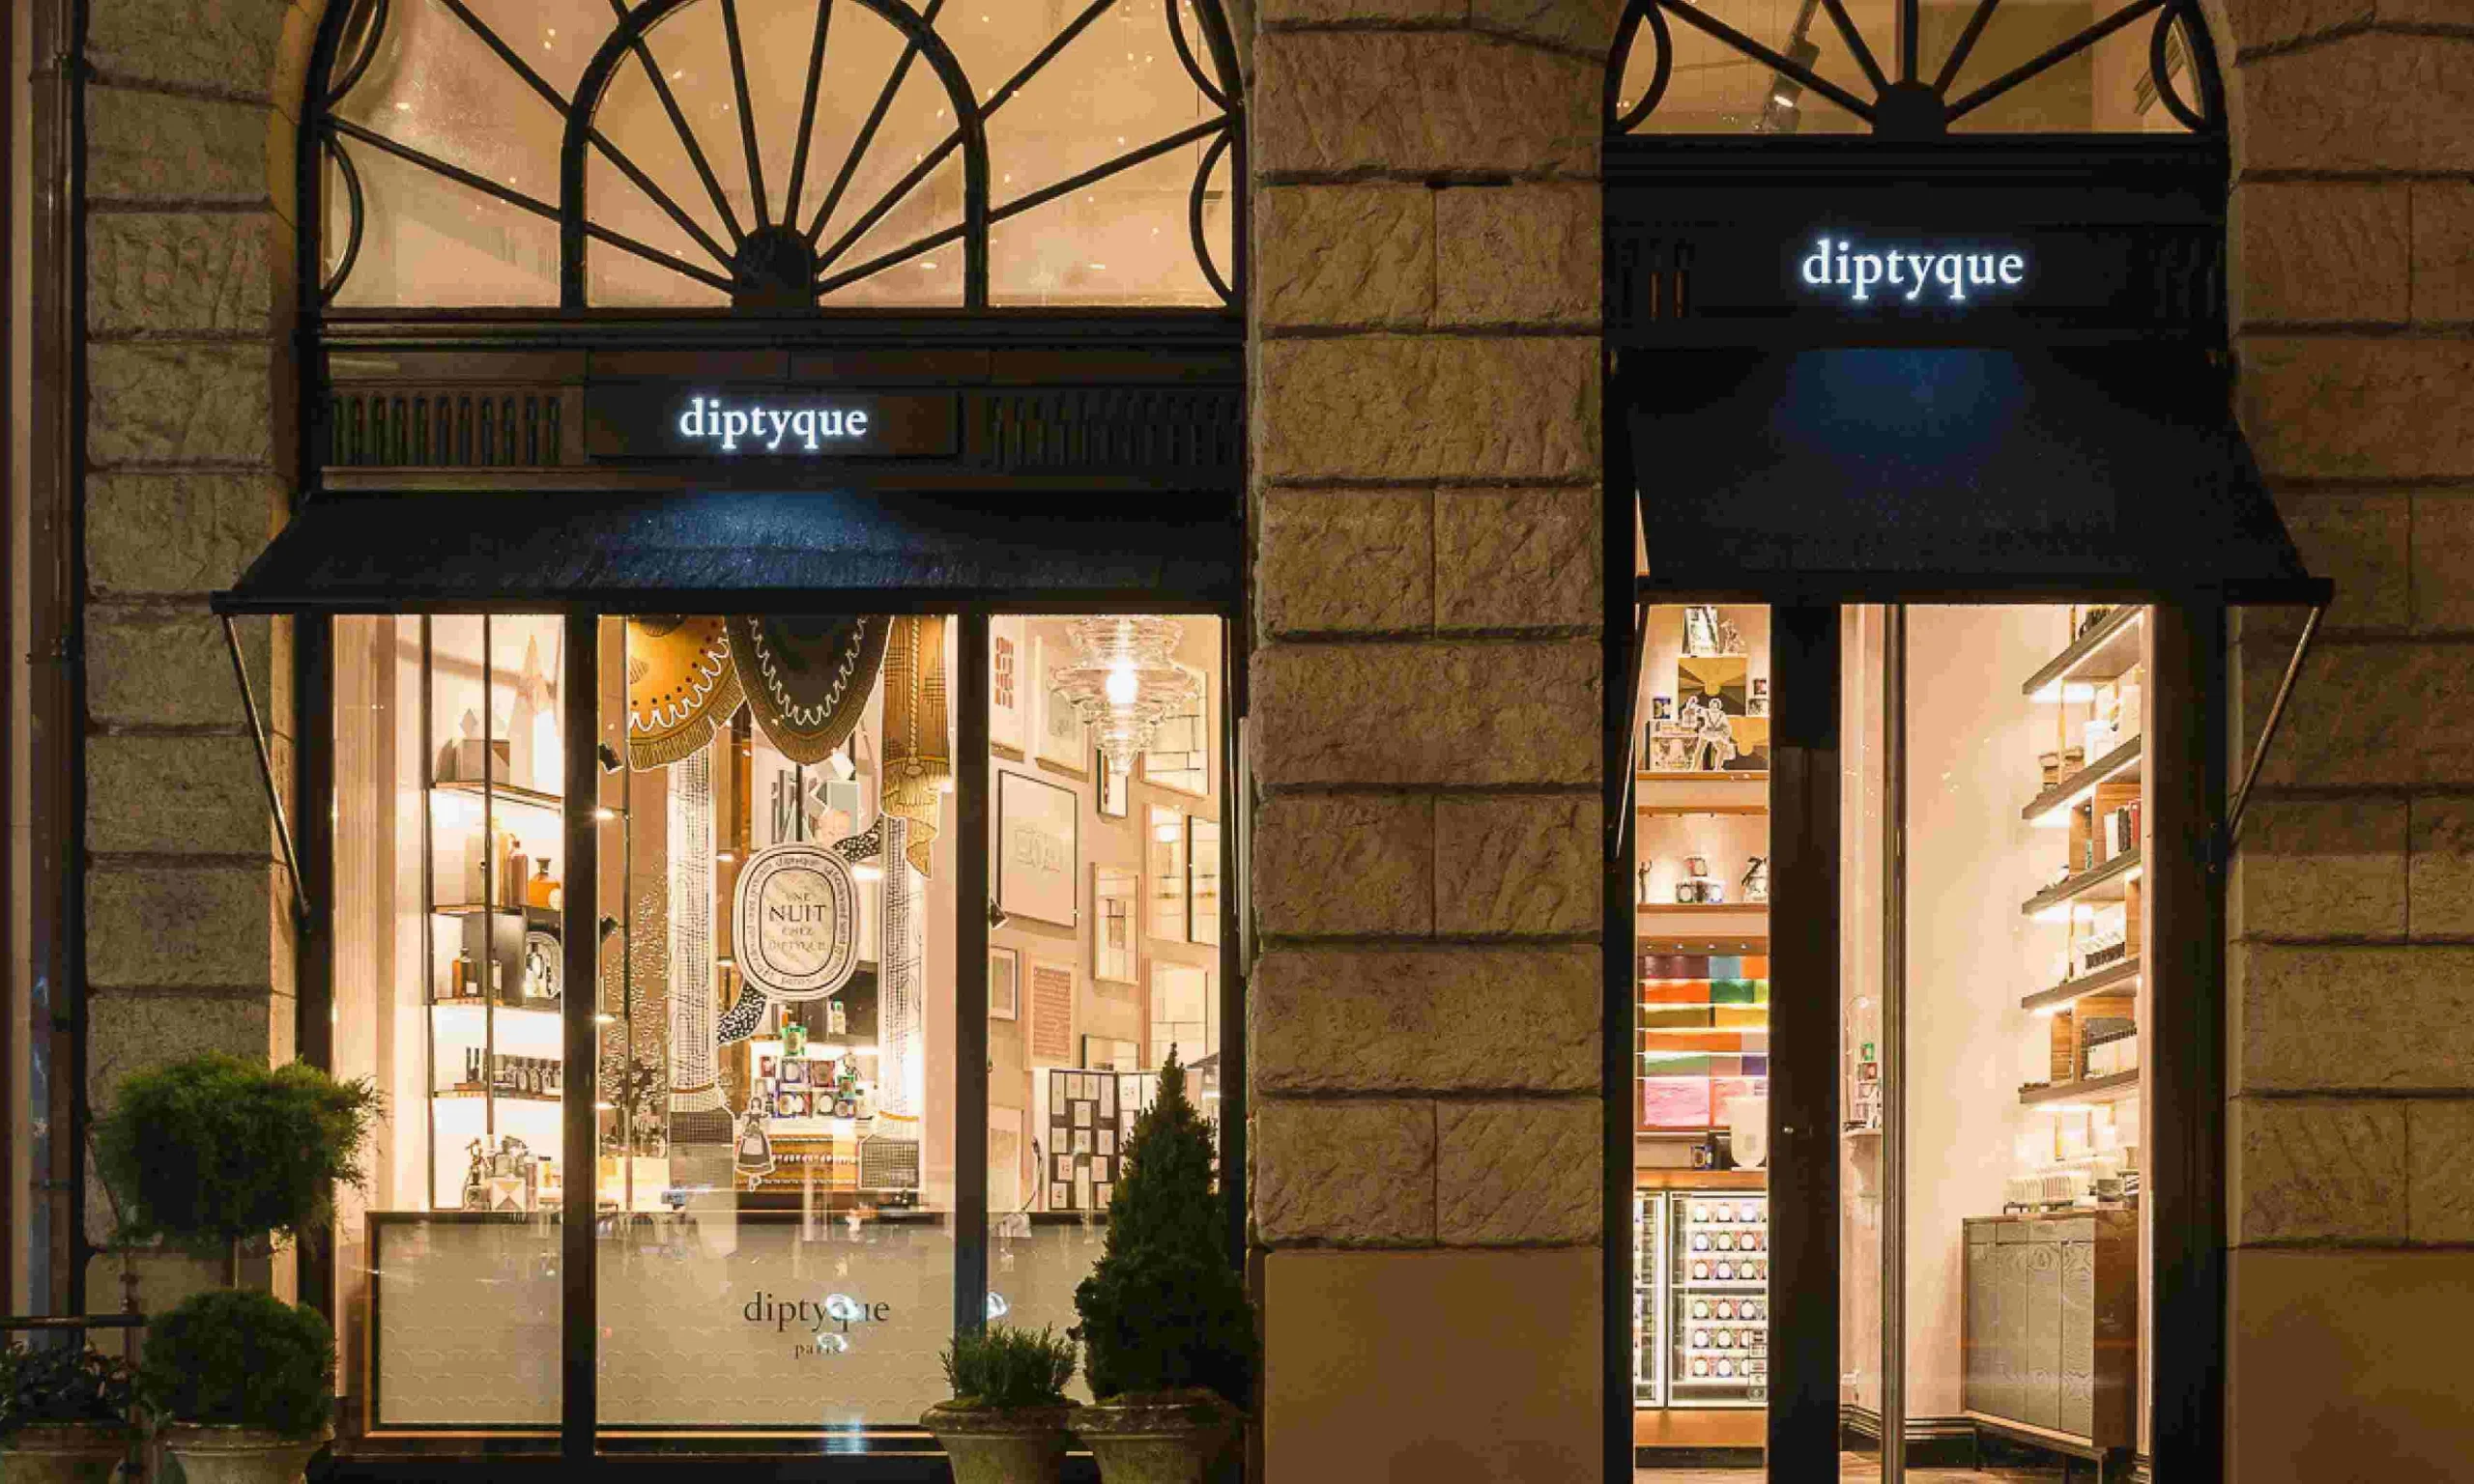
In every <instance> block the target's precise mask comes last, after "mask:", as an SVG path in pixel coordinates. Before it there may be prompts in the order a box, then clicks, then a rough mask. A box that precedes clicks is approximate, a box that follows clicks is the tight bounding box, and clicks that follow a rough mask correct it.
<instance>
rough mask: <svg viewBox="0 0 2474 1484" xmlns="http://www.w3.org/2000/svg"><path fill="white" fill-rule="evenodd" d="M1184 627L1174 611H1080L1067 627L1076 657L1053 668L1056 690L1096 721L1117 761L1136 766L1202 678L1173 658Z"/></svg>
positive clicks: (1096, 733)
mask: <svg viewBox="0 0 2474 1484" xmlns="http://www.w3.org/2000/svg"><path fill="white" fill-rule="evenodd" d="M1185 632H1186V626H1185V625H1184V624H1182V623H1179V622H1177V621H1176V620H1175V619H1173V618H1162V617H1157V616H1147V615H1143V616H1133V617H1118V618H1078V619H1076V620H1075V621H1074V622H1073V623H1072V624H1071V625H1069V626H1068V628H1067V630H1066V633H1067V634H1068V636H1069V637H1071V638H1072V639H1073V641H1074V661H1075V662H1074V663H1073V664H1072V665H1069V666H1067V667H1065V668H1064V669H1062V670H1059V671H1056V673H1055V677H1054V682H1053V683H1054V684H1055V687H1056V689H1057V690H1058V691H1059V692H1060V693H1062V694H1063V695H1064V696H1065V698H1066V699H1068V700H1070V701H1072V702H1073V704H1074V710H1075V712H1076V714H1077V715H1079V716H1080V717H1081V718H1082V722H1083V724H1084V725H1085V726H1087V727H1089V728H1091V733H1092V736H1093V738H1094V739H1095V740H1096V741H1097V742H1098V743H1099V747H1100V756H1103V757H1105V758H1107V759H1108V765H1109V766H1110V767H1111V768H1114V769H1118V770H1123V769H1125V768H1128V767H1130V766H1132V765H1133V762H1134V755H1135V754H1136V753H1139V752H1141V751H1142V750H1143V749H1144V748H1145V747H1147V746H1149V745H1150V743H1151V739H1152V737H1153V735H1154V734H1156V733H1157V732H1158V731H1159V729H1160V724H1161V723H1162V722H1164V721H1165V720H1167V719H1168V718H1169V717H1170V716H1172V715H1174V714H1176V713H1177V712H1178V711H1180V710H1182V709H1184V708H1185V707H1186V706H1187V705H1188V704H1190V703H1191V702H1192V701H1193V700H1194V696H1195V693H1196V692H1197V691H1199V690H1200V689H1201V680H1200V679H1199V677H1197V676H1196V675H1194V673H1193V672H1192V671H1186V670H1181V669H1179V668H1178V666H1177V664H1176V662H1175V661H1173V660H1171V659H1170V658H1169V656H1170V655H1172V654H1174V653H1175V652H1176V649H1177V641H1179V640H1180V639H1182V638H1184V637H1185Z"/></svg>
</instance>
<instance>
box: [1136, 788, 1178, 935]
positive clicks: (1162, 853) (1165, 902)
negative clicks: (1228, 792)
mask: <svg viewBox="0 0 2474 1484" xmlns="http://www.w3.org/2000/svg"><path fill="white" fill-rule="evenodd" d="M1143 836H1144V838H1143V842H1142V848H1143V853H1144V855H1145V856H1146V857H1147V858H1148V859H1149V861H1150V866H1151V872H1150V873H1151V882H1150V886H1149V888H1148V890H1149V892H1150V899H1151V918H1150V921H1149V923H1148V924H1147V925H1146V926H1147V927H1148V928H1149V931H1150V934H1151V936H1153V937H1155V938H1165V939H1166V940H1167V941H1169V942H1171V943H1182V942H1184V941H1185V940H1186V816H1185V815H1184V814H1182V813H1178V812H1177V811H1175V810H1173V809H1162V808H1160V807H1159V806H1157V805H1154V806H1152V809H1151V813H1150V815H1149V821H1148V822H1147V823H1146V824H1145V825H1144V826H1143Z"/></svg>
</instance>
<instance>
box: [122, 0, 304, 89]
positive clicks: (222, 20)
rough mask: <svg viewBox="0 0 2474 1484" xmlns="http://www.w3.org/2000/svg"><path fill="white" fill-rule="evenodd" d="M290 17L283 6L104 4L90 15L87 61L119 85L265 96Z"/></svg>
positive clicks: (243, 0)
mask: <svg viewBox="0 0 2474 1484" xmlns="http://www.w3.org/2000/svg"><path fill="white" fill-rule="evenodd" d="M288 9H289V7H287V6H286V5H284V4H283V3H282V0H187V3H185V4H183V5H181V6H179V7H177V8H169V7H165V6H162V5H159V4H142V3H138V0H101V3H100V4H97V5H95V6H93V7H92V8H91V10H90V12H89V14H91V16H92V19H91V20H90V21H89V23H88V24H89V30H88V33H87V40H86V58H87V60H88V61H89V62H91V63H92V64H93V65H94V67H95V70H96V71H98V72H101V74H102V75H103V76H105V77H107V78H110V79H112V80H114V81H124V80H126V81H137V82H167V83H174V84H177V85H179V86H182V87H188V88H203V89H206V90H209V91H211V92H216V93H248V94H263V93H265V92H266V90H267V89H268V88H269V87H270V86H271V85H272V83H273V70H274V59H275V50H276V39H277V37H278V35H279V34H280V32H281V30H282V27H283V21H284V13H285V11H286V10H288ZM175 15H177V17H178V18H177V22H175V19H174V17H175Z"/></svg>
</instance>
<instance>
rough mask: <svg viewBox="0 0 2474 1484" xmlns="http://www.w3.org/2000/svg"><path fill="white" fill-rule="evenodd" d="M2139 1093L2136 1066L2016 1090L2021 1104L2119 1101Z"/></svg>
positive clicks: (2029, 1105) (2030, 1105) (2032, 1105)
mask: <svg viewBox="0 0 2474 1484" xmlns="http://www.w3.org/2000/svg"><path fill="white" fill-rule="evenodd" d="M2137 1096H2139V1070H2138V1069H2136V1068H2133V1069H2132V1070H2129V1071H2117V1072H2114V1074H2113V1075H2111V1076H2105V1077H2089V1078H2086V1080H2085V1081H2080V1082H2056V1083H2054V1084H2053V1085H2051V1086H2049V1087H2030V1088H2024V1089H2022V1090H2021V1091H2020V1093H2019V1102H2020V1104H2021V1106H2023V1107H2030V1108H2031V1107H2034V1106H2035V1105H2036V1104H2038V1103H2040V1102H2119V1101H2120V1100H2121V1099H2125V1098H2135V1097H2137Z"/></svg>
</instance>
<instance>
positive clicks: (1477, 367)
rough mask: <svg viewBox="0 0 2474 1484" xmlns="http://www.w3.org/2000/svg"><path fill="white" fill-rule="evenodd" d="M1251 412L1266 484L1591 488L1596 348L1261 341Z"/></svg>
mask: <svg viewBox="0 0 2474 1484" xmlns="http://www.w3.org/2000/svg"><path fill="white" fill-rule="evenodd" d="M1255 355H1256V357H1257V362H1258V365H1259V366H1260V371H1259V384H1258V388H1257V389H1258V396H1257V399H1256V402H1255V410H1254V427H1255V438H1256V440H1257V443H1256V446H1257V450H1258V458H1259V462H1258V464H1257V468H1258V469H1259V471H1261V473H1262V476H1263V477H1264V478H1266V479H1270V480H1274V481H1289V482H1298V481H1310V480H1318V479H1472V480H1478V479H1496V478H1503V477H1506V476H1517V477H1542V478H1554V479H1596V478H1597V477H1598V474H1599V472H1600V471H1599V468H1598V442H1597V403H1598V373H1597V341H1596V340H1594V339H1582V338H1577V337H1574V338H1553V339H1548V338H1540V337H1536V336H1522V337H1516V338H1503V339H1494V338H1486V337H1482V336H1430V337H1428V336H1419V337H1412V336H1398V335H1369V336H1365V337H1362V338H1355V337H1353V338H1346V339H1311V340H1271V341H1267V342H1265V343H1264V344H1263V345H1262V346H1261V347H1260V348H1259V349H1258V350H1257V351H1256V353H1255Z"/></svg>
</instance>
